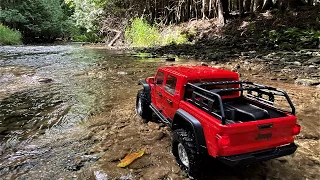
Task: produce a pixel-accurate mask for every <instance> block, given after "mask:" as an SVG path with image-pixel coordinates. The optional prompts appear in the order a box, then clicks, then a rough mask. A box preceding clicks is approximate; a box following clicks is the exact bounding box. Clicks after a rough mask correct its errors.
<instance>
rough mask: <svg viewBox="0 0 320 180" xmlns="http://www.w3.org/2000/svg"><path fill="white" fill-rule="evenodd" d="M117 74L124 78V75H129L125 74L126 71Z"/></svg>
mask: <svg viewBox="0 0 320 180" xmlns="http://www.w3.org/2000/svg"><path fill="white" fill-rule="evenodd" d="M117 74H118V75H122V76H124V75H127V74H128V73H127V72H124V71H120V72H117Z"/></svg>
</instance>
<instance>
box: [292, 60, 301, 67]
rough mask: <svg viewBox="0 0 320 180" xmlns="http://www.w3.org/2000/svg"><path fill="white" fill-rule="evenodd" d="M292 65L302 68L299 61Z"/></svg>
mask: <svg viewBox="0 0 320 180" xmlns="http://www.w3.org/2000/svg"><path fill="white" fill-rule="evenodd" d="M292 64H293V65H296V66H301V62H299V61H295V62H293V63H292Z"/></svg>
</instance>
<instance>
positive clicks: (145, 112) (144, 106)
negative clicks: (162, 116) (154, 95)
mask: <svg viewBox="0 0 320 180" xmlns="http://www.w3.org/2000/svg"><path fill="white" fill-rule="evenodd" d="M139 101H141V102H140V103H141V110H139ZM150 103H151V100H150V95H148V94H147V93H146V92H144V91H143V90H139V91H138V94H137V100H136V112H137V114H138V115H139V116H140V117H141V118H142V119H143V120H144V122H146V123H147V122H149V121H151V120H152V110H151V109H150V107H149V105H150Z"/></svg>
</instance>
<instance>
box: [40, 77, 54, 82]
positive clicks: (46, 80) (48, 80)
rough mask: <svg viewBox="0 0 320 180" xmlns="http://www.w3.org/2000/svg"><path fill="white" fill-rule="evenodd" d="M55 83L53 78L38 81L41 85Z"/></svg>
mask: <svg viewBox="0 0 320 180" xmlns="http://www.w3.org/2000/svg"><path fill="white" fill-rule="evenodd" d="M52 81H53V79H51V78H39V79H38V82H41V83H51V82H52Z"/></svg>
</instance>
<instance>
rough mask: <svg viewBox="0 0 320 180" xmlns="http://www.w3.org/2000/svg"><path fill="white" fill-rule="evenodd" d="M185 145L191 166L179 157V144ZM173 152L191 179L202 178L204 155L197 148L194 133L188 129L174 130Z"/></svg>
mask: <svg viewBox="0 0 320 180" xmlns="http://www.w3.org/2000/svg"><path fill="white" fill-rule="evenodd" d="M179 144H181V145H183V147H184V149H185V152H186V154H187V157H188V161H189V167H188V166H186V165H185V164H184V163H183V162H182V160H181V159H180V157H179V153H178V146H179ZM172 153H173V155H174V156H175V158H176V161H177V163H178V165H179V166H180V168H181V169H182V170H183V171H184V172H186V173H187V174H188V176H189V178H190V179H201V178H202V177H203V169H202V167H203V157H204V156H203V155H201V154H200V153H199V151H198V149H197V146H196V143H195V138H194V135H193V133H191V132H190V131H189V130H187V129H177V130H174V131H173V140H172Z"/></svg>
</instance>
